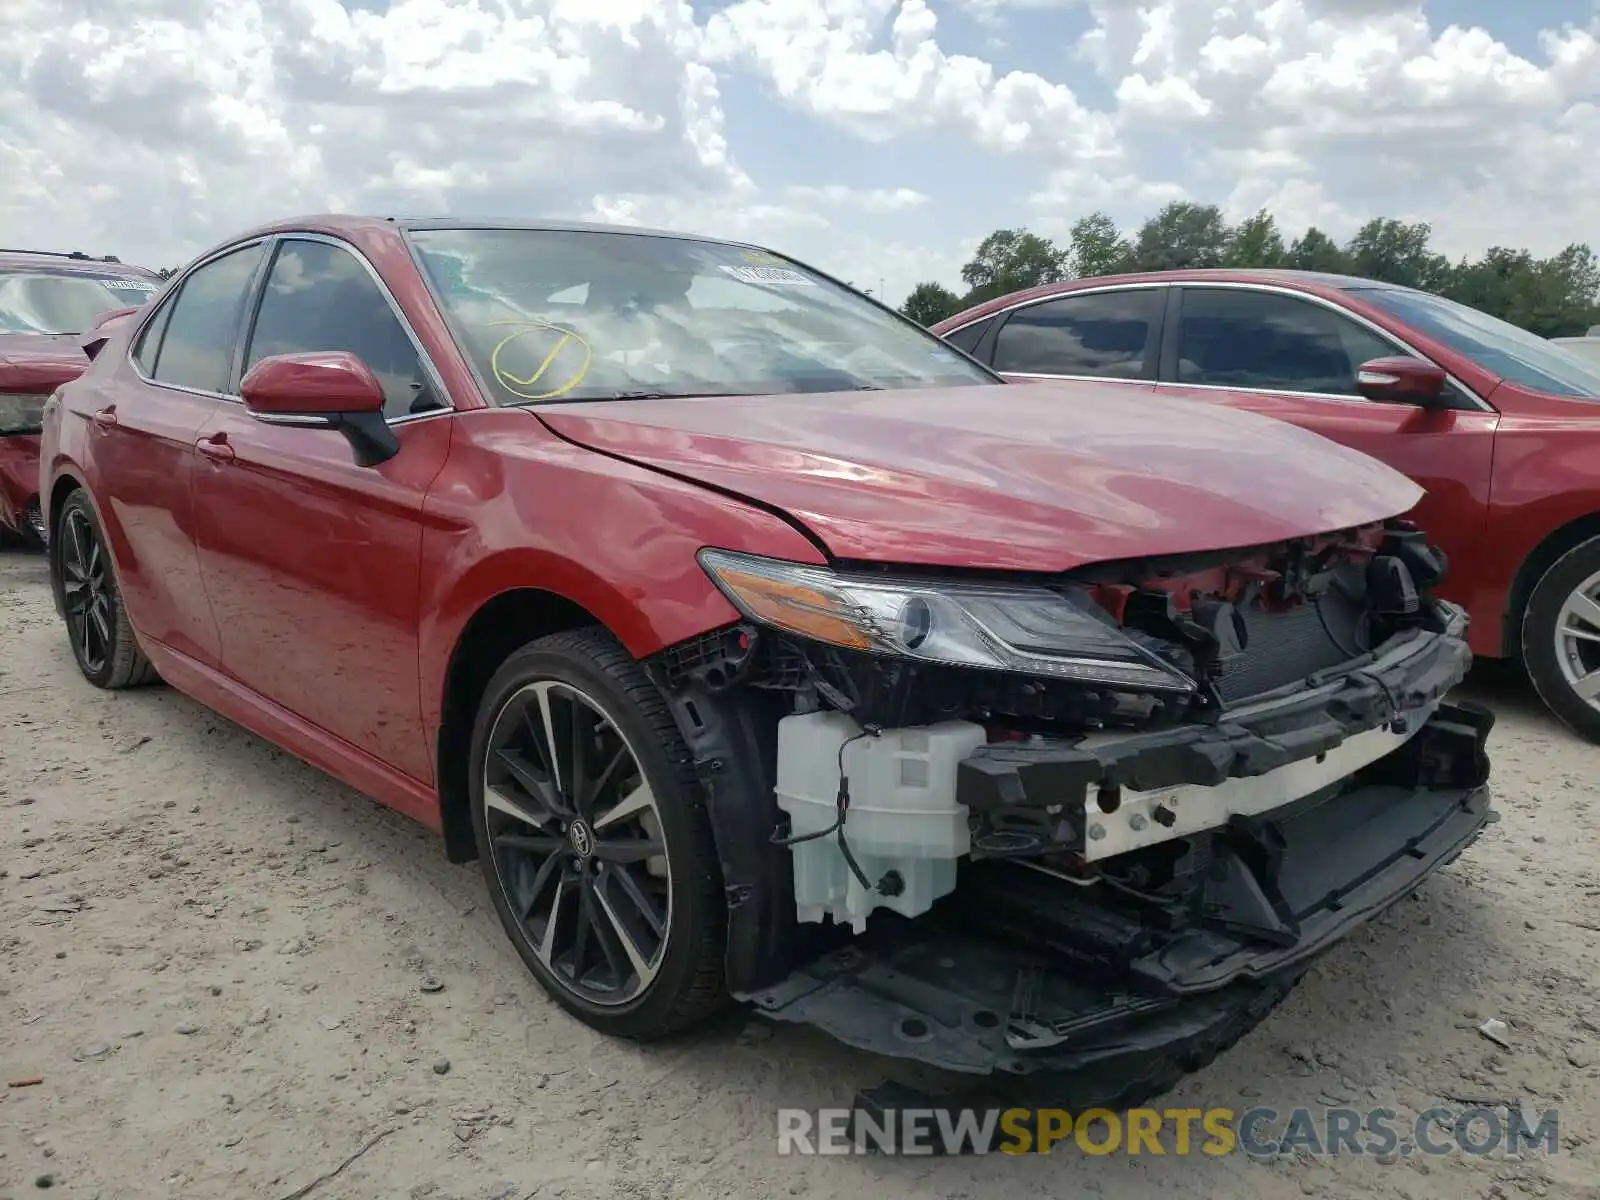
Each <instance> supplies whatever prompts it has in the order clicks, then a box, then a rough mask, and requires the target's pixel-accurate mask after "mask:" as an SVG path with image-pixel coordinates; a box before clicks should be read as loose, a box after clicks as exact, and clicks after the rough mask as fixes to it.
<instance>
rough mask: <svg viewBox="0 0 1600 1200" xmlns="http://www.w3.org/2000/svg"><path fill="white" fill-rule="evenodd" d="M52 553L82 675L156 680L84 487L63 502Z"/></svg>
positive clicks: (98, 681) (117, 683) (130, 683)
mask: <svg viewBox="0 0 1600 1200" xmlns="http://www.w3.org/2000/svg"><path fill="white" fill-rule="evenodd" d="M50 559H51V563H50V565H51V570H52V572H53V573H54V575H55V577H56V579H57V581H58V582H59V584H60V587H61V595H62V601H63V607H64V608H65V610H66V616H67V640H68V641H70V642H71V643H72V655H73V657H74V658H76V659H77V660H78V670H80V671H81V672H83V677H84V678H85V679H87V680H88V681H89V682H90V683H92V684H94V686H95V687H98V688H108V689H110V688H126V687H137V686H139V685H140V684H146V683H153V682H155V681H156V679H157V678H159V677H158V676H157V675H156V672H155V668H154V667H152V666H151V665H150V662H149V660H148V659H146V658H145V656H144V654H143V652H142V651H140V649H139V643H138V641H137V640H136V638H135V637H134V633H133V626H132V625H130V624H129V623H128V614H127V612H126V610H125V609H124V608H123V606H122V593H121V592H120V591H118V590H117V577H116V572H115V571H114V570H113V568H112V565H111V553H110V551H109V550H107V549H106V544H105V537H104V535H103V533H102V532H101V529H100V520H99V518H98V517H96V516H95V512H94V507H93V505H91V504H90V503H89V498H88V497H87V496H86V495H84V494H83V493H82V492H81V491H79V492H73V493H72V494H71V495H70V496H68V497H67V499H66V502H65V503H63V504H62V506H61V516H60V519H59V520H58V521H57V522H56V536H55V537H53V538H52V539H51V540H50Z"/></svg>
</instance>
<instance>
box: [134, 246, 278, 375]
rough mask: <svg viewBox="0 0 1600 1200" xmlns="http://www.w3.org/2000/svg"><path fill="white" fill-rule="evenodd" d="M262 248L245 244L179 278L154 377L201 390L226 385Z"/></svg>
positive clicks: (156, 360)
mask: <svg viewBox="0 0 1600 1200" xmlns="http://www.w3.org/2000/svg"><path fill="white" fill-rule="evenodd" d="M263 253H264V248H263V246H262V244H261V243H259V242H258V243H257V244H256V245H254V246H245V247H244V248H243V249H240V250H234V251H232V252H231V253H228V254H224V255H223V256H222V257H221V258H217V259H213V260H212V261H210V262H208V263H207V264H206V265H205V266H203V267H201V268H200V269H199V270H198V271H196V272H194V274H192V275H190V276H189V278H187V279H186V280H184V281H183V287H182V288H181V289H180V290H179V292H178V294H177V296H176V297H174V299H173V303H172V306H171V307H172V313H171V315H170V316H168V317H167V318H165V320H166V331H165V334H164V336H162V338H161V346H160V348H159V350H158V352H157V354H156V357H155V363H154V365H153V369H152V370H151V372H150V375H151V377H152V378H153V379H155V380H157V381H158V382H160V383H170V384H174V385H175V386H177V387H190V388H199V389H200V390H201V391H205V392H223V391H226V390H227V389H228V384H229V382H230V379H229V376H230V375H231V373H232V370H233V351H234V347H235V346H236V344H237V342H238V337H239V318H240V316H241V315H242V314H243V311H244V300H245V295H246V294H247V293H248V292H249V290H250V284H251V281H252V280H253V279H254V278H255V274H256V267H257V266H258V265H260V263H261V255H262V254H263ZM160 319H161V318H159V317H158V318H157V320H160Z"/></svg>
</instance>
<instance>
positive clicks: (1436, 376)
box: [1356, 355, 1448, 408]
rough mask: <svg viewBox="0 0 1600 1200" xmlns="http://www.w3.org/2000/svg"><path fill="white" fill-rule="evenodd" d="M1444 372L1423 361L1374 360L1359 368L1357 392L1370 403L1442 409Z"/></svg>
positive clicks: (1445, 377)
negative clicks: (1372, 401) (1373, 401)
mask: <svg viewBox="0 0 1600 1200" xmlns="http://www.w3.org/2000/svg"><path fill="white" fill-rule="evenodd" d="M1446 382H1448V376H1446V374H1445V372H1444V370H1443V369H1442V368H1440V367H1436V366H1434V365H1433V364H1432V363H1431V362H1424V361H1423V360H1422V359H1420V358H1406V357H1404V356H1402V355H1396V356H1394V357H1393V358H1374V359H1371V360H1370V361H1368V362H1364V363H1362V364H1361V365H1360V366H1359V367H1357V368H1356V390H1357V391H1359V392H1360V393H1361V394H1362V395H1363V396H1365V397H1366V398H1367V399H1368V400H1377V401H1380V402H1382V403H1385V404H1414V405H1416V406H1417V407H1418V408H1440V407H1442V406H1443V404H1444V399H1445V394H1444V389H1445V384H1446Z"/></svg>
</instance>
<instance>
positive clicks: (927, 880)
mask: <svg viewBox="0 0 1600 1200" xmlns="http://www.w3.org/2000/svg"><path fill="white" fill-rule="evenodd" d="M861 733H862V730H861V726H860V725H858V724H857V723H856V722H855V721H854V720H853V719H852V718H850V717H848V716H846V715H845V714H843V713H839V712H813V713H803V714H798V715H795V716H790V717H784V718H783V719H782V720H781V721H779V722H778V783H777V789H776V790H777V795H778V807H779V808H781V809H782V810H783V811H784V812H786V813H788V814H789V824H790V831H789V832H790V836H798V835H800V834H807V833H816V832H818V831H819V830H823V829H826V828H828V827H829V826H830V825H832V824H833V823H834V821H835V820H837V819H838V804H837V800H838V793H839V761H840V748H841V747H842V748H843V750H844V755H843V758H844V773H845V776H846V777H847V778H848V779H849V781H850V803H849V809H848V811H847V814H846V817H845V823H844V826H843V830H842V831H843V833H844V837H845V840H846V841H847V842H848V843H849V846H850V852H851V854H853V855H854V856H855V860H856V862H857V863H858V864H859V865H860V867H861V870H862V873H863V874H865V875H866V877H867V881H868V882H869V883H871V884H877V882H878V881H879V880H880V879H882V878H883V876H884V875H885V874H887V873H888V872H890V871H894V872H897V873H898V874H899V877H900V880H901V883H902V886H901V890H900V891H899V893H898V894H896V895H882V894H880V893H879V892H877V891H869V890H867V889H866V888H863V887H862V885H861V882H860V880H858V879H857V878H856V876H855V873H854V872H853V871H851V870H850V866H849V864H848V863H847V862H846V861H845V858H844V854H843V853H842V852H841V851H840V849H839V842H838V838H837V835H835V834H831V833H830V834H827V835H826V836H824V837H820V838H813V839H812V840H810V841H807V842H800V843H798V844H797V845H794V846H792V847H791V853H792V854H793V855H794V891H795V910H796V913H797V915H798V917H799V919H800V920H802V921H821V920H822V919H823V918H824V917H828V916H831V917H832V918H833V919H834V920H835V921H838V922H841V923H846V924H848V925H849V926H850V927H851V928H852V929H853V930H854V931H855V932H856V933H860V932H861V931H862V930H864V929H865V928H866V924H867V914H868V913H870V912H871V911H872V910H873V909H874V908H879V907H883V908H892V909H894V910H895V911H896V912H898V913H902V914H904V915H905V916H908V917H914V916H916V915H918V914H919V913H923V912H926V911H927V910H928V908H929V907H930V906H931V905H932V904H933V902H934V901H935V900H937V899H939V897H941V896H944V895H947V894H948V893H949V892H951V891H953V890H954V888H955V885H956V860H957V859H958V858H960V857H961V856H962V855H964V854H966V853H967V852H968V851H969V850H970V849H971V837H970V833H969V830H968V827H967V808H966V806H965V805H963V804H957V803H956V765H957V764H958V763H959V762H960V761H961V760H962V759H963V758H965V757H967V756H968V755H969V754H971V753H972V752H973V751H974V750H976V749H977V748H978V747H979V746H981V745H983V744H984V743H985V742H986V741H987V740H988V739H987V736H986V735H985V733H984V730H983V726H981V725H977V724H974V723H973V722H971V721H945V722H942V723H940V724H938V725H925V726H917V727H909V728H904V729H886V730H884V731H883V732H882V733H881V734H880V735H878V736H876V737H874V736H871V735H868V736H860V735H861ZM851 739H854V740H851Z"/></svg>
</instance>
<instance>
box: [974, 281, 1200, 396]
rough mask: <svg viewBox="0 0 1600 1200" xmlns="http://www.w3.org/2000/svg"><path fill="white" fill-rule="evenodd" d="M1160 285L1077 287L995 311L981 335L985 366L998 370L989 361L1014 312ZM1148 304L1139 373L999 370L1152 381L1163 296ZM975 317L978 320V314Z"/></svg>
mask: <svg viewBox="0 0 1600 1200" xmlns="http://www.w3.org/2000/svg"><path fill="white" fill-rule="evenodd" d="M1161 286H1170V285H1159V284H1158V285H1156V286H1154V287H1152V286H1148V285H1143V284H1127V285H1111V286H1108V287H1097V288H1082V289H1079V290H1078V291H1072V292H1061V293H1060V294H1058V295H1055V296H1045V297H1043V298H1042V299H1038V300H1033V301H1030V302H1029V303H1027V304H1019V305H1017V306H1016V307H1015V308H1011V309H1008V310H1006V312H1005V313H1004V314H1003V315H1000V314H997V316H998V317H999V319H998V320H997V321H996V322H995V324H994V326H993V327H992V328H991V329H989V330H987V331H985V333H984V335H983V336H984V338H985V339H987V340H988V343H989V345H988V351H989V359H990V363H991V365H990V367H989V369H990V370H991V371H1000V368H999V367H998V366H994V365H992V364H993V362H994V359H995V356H996V355H997V354H998V353H999V350H1000V339H1001V338H1003V337H1005V335H1006V330H1007V328H1009V327H1010V325H1011V322H1012V321H1014V320H1016V318H1017V316H1018V314H1020V313H1024V312H1027V311H1028V310H1029V309H1033V308H1042V307H1044V306H1045V305H1046V304H1061V303H1064V302H1065V301H1068V300H1076V299H1078V298H1080V297H1093V296H1111V295H1116V294H1118V293H1122V292H1153V291H1156V290H1157V289H1158V288H1159V287H1161ZM1149 307H1150V313H1149V316H1148V326H1149V327H1148V329H1147V330H1146V331H1145V339H1146V340H1145V346H1144V355H1143V357H1142V359H1141V361H1140V363H1139V373H1138V374H1137V375H1079V374H1075V373H1072V374H1068V373H1061V372H1056V371H1005V372H1003V373H1004V374H1006V375H1012V376H1015V377H1016V378H1018V379H1090V380H1094V381H1095V382H1096V383H1143V384H1150V383H1155V382H1156V380H1158V379H1160V378H1161V347H1162V344H1163V340H1164V339H1165V337H1166V319H1167V309H1168V307H1169V306H1168V305H1167V304H1166V303H1165V297H1159V296H1158V297H1154V298H1152V299H1151V300H1150V301H1149ZM979 319H980V320H982V318H979ZM980 340H982V339H980Z"/></svg>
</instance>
